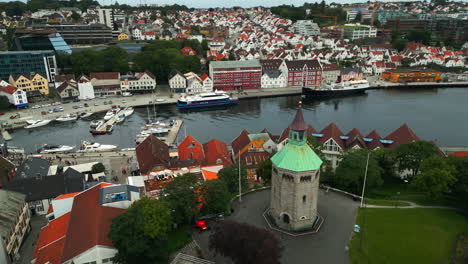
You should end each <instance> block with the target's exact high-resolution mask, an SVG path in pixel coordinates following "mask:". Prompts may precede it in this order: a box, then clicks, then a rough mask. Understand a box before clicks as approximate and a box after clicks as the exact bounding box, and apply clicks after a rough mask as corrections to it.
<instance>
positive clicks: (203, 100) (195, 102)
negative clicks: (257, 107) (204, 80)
mask: <svg viewBox="0 0 468 264" xmlns="http://www.w3.org/2000/svg"><path fill="white" fill-rule="evenodd" d="M237 103H239V99H238V98H237V97H231V96H229V95H228V94H226V93H225V92H224V91H214V92H212V93H200V94H196V95H192V96H182V97H180V98H179V100H177V107H178V108H180V109H188V108H201V107H213V106H226V105H233V104H237Z"/></svg>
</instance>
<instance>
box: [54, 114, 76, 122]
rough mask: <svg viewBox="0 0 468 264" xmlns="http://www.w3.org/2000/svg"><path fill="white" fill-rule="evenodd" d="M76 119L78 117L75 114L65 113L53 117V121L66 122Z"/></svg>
mask: <svg viewBox="0 0 468 264" xmlns="http://www.w3.org/2000/svg"><path fill="white" fill-rule="evenodd" d="M76 119H78V116H77V115H75V114H66V115H63V116H61V117H59V118H57V119H55V121H58V122H67V121H75V120H76Z"/></svg>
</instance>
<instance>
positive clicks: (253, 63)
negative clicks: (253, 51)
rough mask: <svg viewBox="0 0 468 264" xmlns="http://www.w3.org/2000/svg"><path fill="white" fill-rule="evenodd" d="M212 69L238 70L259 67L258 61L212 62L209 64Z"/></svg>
mask: <svg viewBox="0 0 468 264" xmlns="http://www.w3.org/2000/svg"><path fill="white" fill-rule="evenodd" d="M210 65H211V67H212V68H213V69H223V68H240V67H261V65H260V62H259V61H258V60H247V61H212V62H211V63H210Z"/></svg>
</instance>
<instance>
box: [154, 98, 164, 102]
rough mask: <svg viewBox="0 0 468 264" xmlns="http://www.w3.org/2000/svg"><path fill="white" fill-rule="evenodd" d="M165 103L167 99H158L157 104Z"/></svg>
mask: <svg viewBox="0 0 468 264" xmlns="http://www.w3.org/2000/svg"><path fill="white" fill-rule="evenodd" d="M165 101H166V99H164V98H156V102H158V103H162V102H165Z"/></svg>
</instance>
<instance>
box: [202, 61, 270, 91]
mask: <svg viewBox="0 0 468 264" xmlns="http://www.w3.org/2000/svg"><path fill="white" fill-rule="evenodd" d="M209 69H210V76H211V78H213V89H219V90H225V91H229V90H249V89H260V88H261V76H262V67H261V65H260V63H259V61H258V60H248V61H212V62H211V63H210V66H209Z"/></svg>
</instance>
